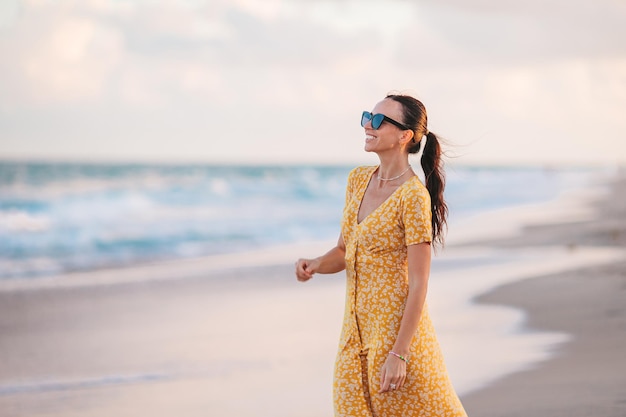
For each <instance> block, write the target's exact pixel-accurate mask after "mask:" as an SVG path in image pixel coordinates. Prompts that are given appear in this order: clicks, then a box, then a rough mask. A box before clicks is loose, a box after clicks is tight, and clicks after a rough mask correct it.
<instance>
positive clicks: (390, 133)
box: [364, 99, 406, 154]
mask: <svg viewBox="0 0 626 417" xmlns="http://www.w3.org/2000/svg"><path fill="white" fill-rule="evenodd" d="M378 113H382V114H384V115H385V116H387V117H389V118H391V119H393V120H395V121H397V122H400V123H403V122H404V119H403V115H402V104H400V103H398V102H397V101H394V100H391V99H384V100H383V101H380V102H379V103H378V104H376V106H374V109H373V110H372V114H378ZM364 129H365V151H366V152H376V153H377V154H380V153H385V152H393V151H395V152H398V151H400V150H401V149H402V143H401V139H402V136H403V133H406V131H405V130H402V129H400V128H399V127H397V126H395V125H393V124H391V123H388V122H387V121H384V122H383V123H382V124H381V125H380V126H379V127H378V129H373V128H372V122H371V121H369V122H367V124H366V125H365V126H364Z"/></svg>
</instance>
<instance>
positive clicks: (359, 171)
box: [348, 165, 378, 179]
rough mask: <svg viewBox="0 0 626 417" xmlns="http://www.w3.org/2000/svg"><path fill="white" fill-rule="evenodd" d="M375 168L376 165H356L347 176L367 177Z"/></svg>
mask: <svg viewBox="0 0 626 417" xmlns="http://www.w3.org/2000/svg"><path fill="white" fill-rule="evenodd" d="M376 168H378V167H377V166H369V165H367V166H360V167H356V168H354V169H353V170H352V171H350V174H348V178H351V179H352V178H361V177H369V175H370V174H371V173H372V172H374V171H376Z"/></svg>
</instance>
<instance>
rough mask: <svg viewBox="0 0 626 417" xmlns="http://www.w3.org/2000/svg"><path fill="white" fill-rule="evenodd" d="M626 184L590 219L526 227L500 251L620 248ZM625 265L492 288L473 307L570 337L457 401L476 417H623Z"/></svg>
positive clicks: (625, 231) (625, 229)
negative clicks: (521, 317)
mask: <svg viewBox="0 0 626 417" xmlns="http://www.w3.org/2000/svg"><path fill="white" fill-rule="evenodd" d="M624 195H626V177H625V176H624V175H622V176H621V177H620V178H619V179H618V180H617V181H616V182H615V184H614V185H613V187H612V192H611V194H610V196H608V198H604V199H602V200H601V201H598V202H597V203H596V204H595V210H596V216H595V217H594V219H593V220H590V221H584V222H576V223H563V224H555V225H549V226H548V225H543V226H540V227H534V226H530V227H528V228H526V230H525V232H524V233H523V234H522V235H521V236H518V237H515V238H511V239H502V240H500V241H498V242H496V244H498V245H501V246H504V247H512V248H515V247H523V246H544V245H554V244H561V245H565V246H567V247H568V248H570V249H571V250H572V251H576V250H577V248H579V247H580V246H614V247H622V248H623V247H624V246H626V200H625V199H624V197H623V196H624ZM624 300H626V258H625V259H623V260H622V261H621V262H620V261H618V262H615V263H612V264H609V265H601V266H596V267H589V268H580V269H578V270H575V271H569V272H565V273H558V274H552V275H548V276H541V277H536V278H532V279H529V280H524V281H520V282H515V283H511V284H508V285H504V286H501V287H498V288H496V289H494V290H492V291H491V292H489V293H487V294H484V295H482V296H480V297H478V299H477V300H476V301H477V302H478V303H482V304H498V305H500V304H503V305H509V306H514V307H517V308H520V309H523V310H524V311H526V312H527V321H526V323H525V326H524V327H525V328H526V329H528V330H535V331H536V330H542V331H546V330H547V331H560V332H566V333H567V334H570V335H571V339H570V341H569V342H566V343H564V344H562V345H561V346H559V347H558V348H557V349H556V352H555V353H556V354H555V355H554V356H553V357H552V358H551V359H550V360H548V361H546V362H542V363H540V364H538V365H537V366H535V367H532V368H531V369H528V370H525V371H523V372H519V373H515V374H512V375H508V376H506V377H504V378H503V379H501V380H499V381H497V382H496V383H494V384H491V385H490V386H489V387H487V388H485V389H483V390H480V391H477V392H474V393H471V394H469V395H467V396H466V397H464V398H463V400H464V404H465V406H466V409H467V411H468V413H469V415H476V416H485V417H488V416H494V417H495V416H498V417H505V416H511V417H513V416H527V415H532V416H568V417H576V416H581V417H582V416H594V417H600V416H604V417H618V416H625V415H626V353H624V352H626V332H625V330H626V304H625V302H624Z"/></svg>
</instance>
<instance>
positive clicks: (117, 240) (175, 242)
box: [0, 161, 603, 280]
mask: <svg viewBox="0 0 626 417" xmlns="http://www.w3.org/2000/svg"><path fill="white" fill-rule="evenodd" d="M414 165H415V166H417V164H414ZM352 168H353V166H321V165H319V166H317V165H307V166H236V165H229V166H226V165H201V164H187V165H183V164H181V165H158V164H113V163H53V162H9V161H4V162H0V279H2V280H12V279H36V278H37V277H42V276H51V275H55V274H60V273H66V272H72V271H86V270H93V269H99V268H110V267H119V266H129V265H136V264H141V263H146V262H152V261H155V260H172V259H181V258H193V257H199V256H205V255H214V254H224V253H234V252H240V251H248V250H255V249H259V248H271V247H273V246H280V245H289V244H293V243H301V242H309V241H327V240H334V239H336V238H337V236H338V233H339V222H340V217H341V213H342V208H343V203H344V198H345V194H344V193H345V185H346V178H347V175H348V173H349V172H350V170H351V169H352ZM602 173H603V171H602V170H598V169H592V168H543V167H510V168H502V167H486V166H485V167H480V166H474V167H467V166H450V167H449V168H448V170H447V174H448V177H447V188H446V198H447V201H448V204H449V207H450V220H451V221H450V224H451V227H454V225H455V224H459V223H462V222H463V219H465V218H469V217H470V216H473V215H476V214H480V213H481V212H487V211H492V210H496V209H500V208H506V207H513V206H518V205H524V204H530V203H541V202H545V201H550V200H552V199H554V198H556V197H558V196H559V195H562V194H564V193H568V192H572V191H575V190H577V189H584V188H585V187H587V186H589V185H590V184H591V183H592V182H593V181H595V180H597V178H598V176H599V175H602Z"/></svg>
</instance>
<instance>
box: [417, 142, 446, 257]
mask: <svg viewBox="0 0 626 417" xmlns="http://www.w3.org/2000/svg"><path fill="white" fill-rule="evenodd" d="M425 136H426V143H425V144H424V153H423V154H422V169H423V170H424V178H425V181H426V189H427V190H428V193H429V194H430V208H431V213H432V220H431V222H432V227H433V242H434V243H435V244H440V245H443V241H444V236H443V234H444V231H445V228H446V224H447V217H448V205H447V204H446V202H445V200H444V199H443V190H444V188H445V186H446V178H445V174H444V171H443V160H442V158H441V146H440V145H439V140H438V139H437V136H435V134H434V133H433V132H428V133H427V134H426V135H425Z"/></svg>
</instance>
